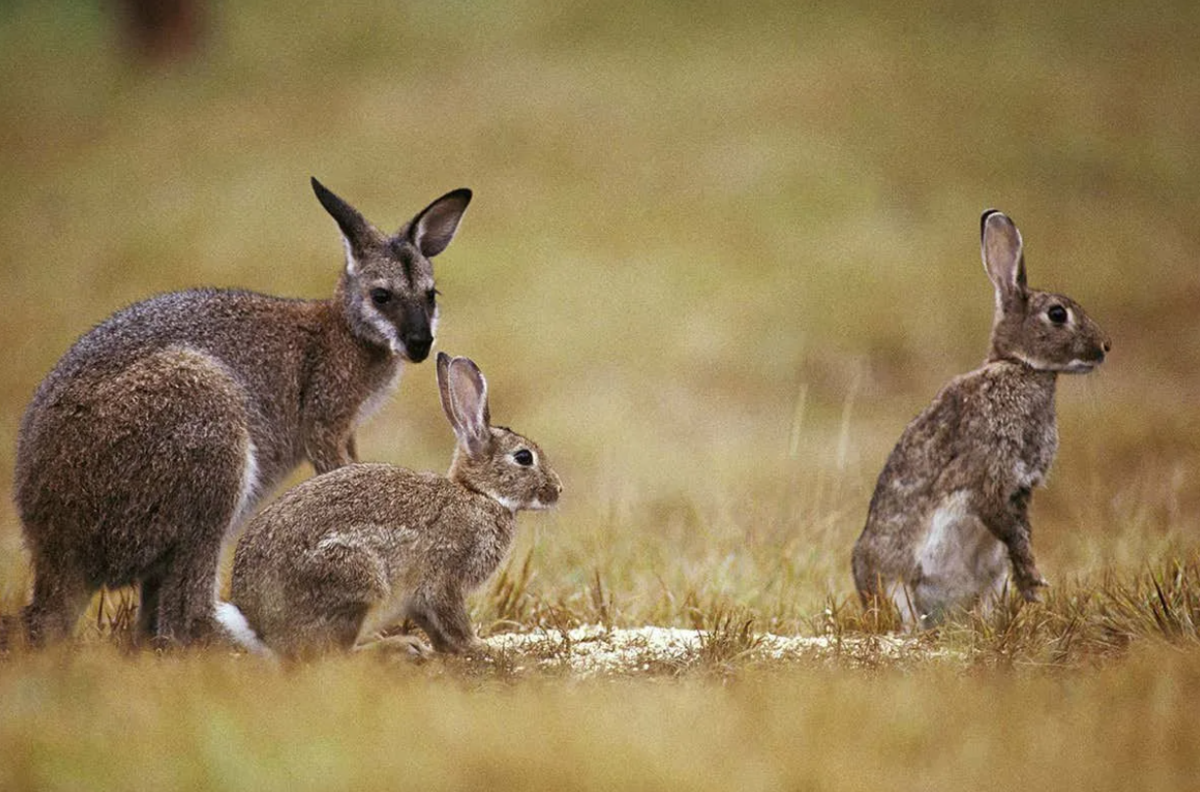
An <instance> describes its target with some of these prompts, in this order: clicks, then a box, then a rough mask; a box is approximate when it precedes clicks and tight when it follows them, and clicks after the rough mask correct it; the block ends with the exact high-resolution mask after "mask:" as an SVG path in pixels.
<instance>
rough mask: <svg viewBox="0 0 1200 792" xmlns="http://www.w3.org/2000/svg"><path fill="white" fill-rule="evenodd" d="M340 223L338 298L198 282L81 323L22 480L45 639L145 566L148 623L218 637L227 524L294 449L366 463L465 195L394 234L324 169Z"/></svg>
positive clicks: (181, 637)
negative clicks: (363, 452) (368, 420)
mask: <svg viewBox="0 0 1200 792" xmlns="http://www.w3.org/2000/svg"><path fill="white" fill-rule="evenodd" d="M312 186H313V190H314V191H315V192H316V195H317V198H318V200H320V202H321V205H322V206H323V207H324V208H325V209H326V211H328V212H329V214H330V215H332V216H333V218H334V220H336V221H337V224H338V226H339V227H340V229H341V231H342V236H343V239H344V242H345V249H346V263H345V267H344V269H343V271H342V275H341V278H340V280H339V282H338V286H337V289H336V291H335V293H334V296H333V298H332V299H329V300H290V299H281V298H278V297H268V296H264V295H261V294H254V293H251V292H246V291H225V290H217V289H197V290H192V291H183V292H177V293H173V294H164V295H160V296H157V297H152V298H150V299H149V300H146V301H144V302H140V303H137V304H135V305H132V306H130V307H128V308H125V309H124V310H121V311H118V312H117V313H116V314H114V315H113V316H111V317H109V318H108V319H107V320H105V321H104V322H102V323H101V324H100V325H98V326H97V327H96V328H94V329H93V330H91V331H90V332H88V333H87V334H85V335H84V336H83V337H82V338H81V339H79V341H78V342H77V343H76V344H75V345H74V346H73V347H71V349H70V350H69V351H68V352H67V353H66V355H64V356H63V358H62V359H61V360H60V361H59V362H58V364H57V365H56V366H55V367H54V369H53V370H52V371H51V372H50V374H49V375H48V376H47V377H46V379H45V380H44V381H43V382H42V384H41V386H40V387H39V388H38V390H37V393H36V394H35V395H34V397H33V401H32V403H31V404H30V405H29V408H28V410H27V411H26V413H25V417H24V420H23V421H22V423H21V428H20V434H19V436H18V441H17V461H16V481H15V493H16V504H17V509H18V511H19V513H20V517H21V521H22V524H23V527H24V532H25V540H26V544H27V546H28V548H29V550H30V552H31V554H32V557H33V565H34V573H35V579H34V592H33V601H32V602H31V603H30V604H29V605H28V606H27V607H26V608H25V610H24V612H23V620H24V622H25V625H26V629H27V630H28V632H29V636H30V639H31V640H32V641H33V642H34V643H42V642H46V641H50V640H56V639H60V638H62V637H64V636H66V635H68V634H69V633H70V632H71V630H72V628H73V627H74V624H75V622H76V621H77V620H78V617H79V616H80V614H81V612H82V610H83V609H84V607H85V606H86V604H87V601H88V599H89V598H90V596H91V594H92V593H93V592H94V591H95V590H96V589H97V588H99V587H100V586H102V585H108V586H121V585H126V584H131V583H134V582H135V581H138V582H140V583H141V597H142V600H141V608H140V612H139V633H140V634H141V635H150V636H154V635H157V636H158V637H159V638H161V639H163V640H165V641H169V642H176V643H183V644H187V643H194V642H202V641H205V640H207V639H208V638H209V637H210V636H211V635H212V632H213V630H214V629H215V628H216V625H217V622H216V621H215V619H214V607H215V599H216V587H217V582H216V581H217V565H218V557H219V555H220V550H221V546H222V541H223V540H224V539H225V538H226V537H227V536H230V535H231V532H233V531H234V529H235V528H236V527H237V525H238V524H239V522H240V521H241V520H242V519H243V518H244V517H245V515H247V514H248V513H249V512H250V510H251V509H253V507H254V505H255V504H256V503H257V502H258V501H259V499H260V498H261V497H262V496H263V495H265V494H266V493H268V492H270V491H271V490H272V489H273V488H274V487H275V486H276V485H277V484H278V483H279V481H280V480H281V479H282V478H283V477H284V476H286V475H287V474H288V473H289V472H290V471H291V470H292V469H293V468H295V467H296V465H298V464H299V463H300V462H301V461H302V460H304V459H307V460H309V461H310V462H311V463H312V464H313V467H314V468H316V470H317V471H318V472H320V473H323V472H326V471H329V470H332V469H334V468H336V467H339V466H341V465H346V464H349V463H350V462H353V461H354V460H355V448H354V436H353V431H354V427H355V425H356V424H357V423H358V422H359V421H360V420H361V419H362V418H363V417H364V416H365V415H366V414H367V413H369V412H370V410H372V409H373V408H374V407H375V406H377V405H378V403H379V402H380V401H382V399H383V398H384V397H386V395H387V394H388V393H389V391H390V389H391V388H392V387H393V386H394V384H395V382H396V381H397V380H398V375H399V372H400V368H401V362H402V360H408V361H411V362H414V363H419V362H420V361H422V360H424V359H425V358H426V357H427V356H428V354H429V350H430V346H431V345H432V343H433V332H434V328H435V325H436V320H437V307H436V304H435V299H434V297H435V294H436V292H435V290H434V282H433V269H432V267H431V265H430V263H429V259H430V258H431V257H433V256H436V255H437V254H438V253H441V252H442V250H444V249H445V248H446V246H447V245H448V244H449V243H450V240H451V239H452V238H453V236H454V233H455V231H456V230H457V228H458V224H459V220H460V219H461V217H462V214H463V211H464V210H465V209H466V207H467V204H468V203H469V201H470V199H471V193H470V191H469V190H455V191H453V192H450V193H448V194H446V195H444V196H442V197H441V198H439V199H437V200H436V201H434V202H433V203H432V204H430V205H429V206H428V207H426V208H425V209H424V210H422V211H421V212H420V213H419V214H417V215H416V217H414V218H413V219H412V220H411V221H410V222H409V223H407V224H406V225H405V226H404V227H403V228H401V229H400V231H399V232H398V233H397V234H395V235H394V236H388V235H386V234H383V233H381V232H379V231H378V230H376V229H375V227H374V226H372V225H371V224H370V223H368V222H367V221H366V220H365V219H364V218H363V216H362V215H361V214H359V213H358V212H357V211H356V210H355V209H354V208H352V207H351V206H350V205H349V204H347V203H346V202H345V201H343V200H342V199H340V198H338V197H337V196H336V195H334V194H333V193H332V192H330V191H329V190H327V189H326V188H325V187H324V186H322V185H321V184H320V183H319V182H318V181H317V180H316V179H313V180H312Z"/></svg>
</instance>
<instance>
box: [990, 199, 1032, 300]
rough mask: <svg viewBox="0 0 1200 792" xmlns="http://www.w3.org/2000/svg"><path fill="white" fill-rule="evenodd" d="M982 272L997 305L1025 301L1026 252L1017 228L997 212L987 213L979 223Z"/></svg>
mask: <svg viewBox="0 0 1200 792" xmlns="http://www.w3.org/2000/svg"><path fill="white" fill-rule="evenodd" d="M979 225H980V237H981V239H980V248H981V251H982V254H983V268H984V270H986V271H987V274H988V277H989V278H990V279H991V281H992V285H993V286H995V287H996V305H997V307H1003V306H1004V305H1008V304H1010V303H1011V302H1012V301H1013V300H1024V299H1025V297H1026V289H1025V251H1024V247H1023V245H1022V243H1021V232H1020V231H1018V230H1017V226H1016V224H1014V223H1013V221H1012V220H1009V219H1008V217H1007V216H1006V215H1005V214H1004V213H1003V212H1000V211H998V210H996V209H988V210H987V211H986V212H984V213H983V216H982V217H981V218H980V219H979Z"/></svg>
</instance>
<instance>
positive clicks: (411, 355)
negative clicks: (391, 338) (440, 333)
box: [404, 334, 433, 363]
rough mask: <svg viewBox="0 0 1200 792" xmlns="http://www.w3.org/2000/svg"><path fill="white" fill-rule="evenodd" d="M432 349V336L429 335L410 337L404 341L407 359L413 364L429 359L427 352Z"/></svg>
mask: <svg viewBox="0 0 1200 792" xmlns="http://www.w3.org/2000/svg"><path fill="white" fill-rule="evenodd" d="M432 347H433V336H431V335H426V334H421V335H411V336H408V337H406V338H405V339H404V350H405V351H406V352H407V353H408V359H409V360H411V361H412V362H413V363H420V362H421V361H422V360H424V359H425V358H427V357H429V350H430V348H432Z"/></svg>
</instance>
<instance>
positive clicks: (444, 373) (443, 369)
mask: <svg viewBox="0 0 1200 792" xmlns="http://www.w3.org/2000/svg"><path fill="white" fill-rule="evenodd" d="M437 383H438V395H439V396H441V399H442V410H444V411H445V413H446V418H447V419H448V420H449V421H450V425H451V426H453V427H454V431H455V432H456V433H457V432H458V419H457V418H456V417H455V415H454V402H453V401H451V398H450V356H449V355H447V354H446V353H445V352H438V356H437Z"/></svg>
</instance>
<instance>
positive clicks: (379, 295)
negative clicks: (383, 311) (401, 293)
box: [371, 289, 392, 305]
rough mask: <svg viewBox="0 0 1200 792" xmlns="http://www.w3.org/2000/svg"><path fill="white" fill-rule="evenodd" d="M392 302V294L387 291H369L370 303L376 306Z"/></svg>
mask: <svg viewBox="0 0 1200 792" xmlns="http://www.w3.org/2000/svg"><path fill="white" fill-rule="evenodd" d="M391 301H392V293H391V292H390V291H388V290H387V289H371V302H373V303H375V304H376V305H387V304H388V303H390V302H391Z"/></svg>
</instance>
